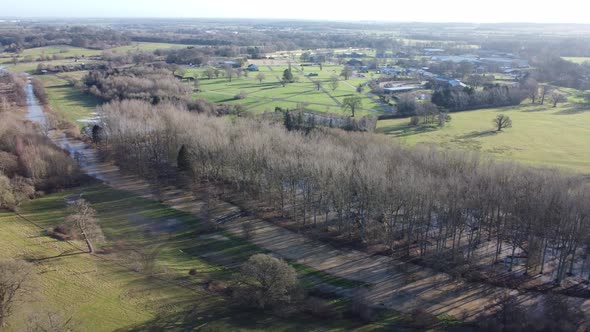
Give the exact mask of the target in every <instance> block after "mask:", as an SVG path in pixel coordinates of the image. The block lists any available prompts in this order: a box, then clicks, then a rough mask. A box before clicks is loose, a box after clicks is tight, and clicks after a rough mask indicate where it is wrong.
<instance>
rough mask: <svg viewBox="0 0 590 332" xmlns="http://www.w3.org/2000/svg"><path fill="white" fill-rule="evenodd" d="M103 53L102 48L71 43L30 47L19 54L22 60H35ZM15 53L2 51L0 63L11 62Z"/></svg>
mask: <svg viewBox="0 0 590 332" xmlns="http://www.w3.org/2000/svg"><path fill="white" fill-rule="evenodd" d="M100 54H102V50H91V49H88V48H82V47H74V46H69V45H57V46H45V47H36V48H28V49H25V50H23V51H22V52H21V53H20V54H18V59H19V61H21V60H22V59H24V58H26V57H30V58H31V59H32V60H33V61H37V59H39V58H46V57H47V58H48V59H51V58H53V57H54V56H55V57H56V58H59V59H56V60H60V59H64V58H75V57H87V56H94V55H100ZM13 55H14V53H0V63H11V62H12V56H13Z"/></svg>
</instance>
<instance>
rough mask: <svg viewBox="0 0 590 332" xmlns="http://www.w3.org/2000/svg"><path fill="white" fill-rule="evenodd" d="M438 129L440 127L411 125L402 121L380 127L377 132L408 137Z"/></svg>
mask: <svg viewBox="0 0 590 332" xmlns="http://www.w3.org/2000/svg"><path fill="white" fill-rule="evenodd" d="M437 129H438V127H433V126H418V127H410V126H408V125H407V124H406V123H400V124H396V125H392V126H387V127H383V128H379V130H378V131H377V132H379V133H381V134H385V135H389V136H393V137H406V136H412V135H418V134H422V133H427V132H431V131H435V130H437Z"/></svg>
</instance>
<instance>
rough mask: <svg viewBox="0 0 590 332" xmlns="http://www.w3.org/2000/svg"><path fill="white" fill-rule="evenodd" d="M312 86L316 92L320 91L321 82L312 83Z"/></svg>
mask: <svg viewBox="0 0 590 332" xmlns="http://www.w3.org/2000/svg"><path fill="white" fill-rule="evenodd" d="M313 84H314V85H315V88H316V90H318V91H320V89H321V88H322V82H320V81H319V80H317V81H314V82H313Z"/></svg>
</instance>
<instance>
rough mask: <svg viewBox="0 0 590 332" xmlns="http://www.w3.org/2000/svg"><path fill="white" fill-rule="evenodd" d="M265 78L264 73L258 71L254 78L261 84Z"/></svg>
mask: <svg viewBox="0 0 590 332" xmlns="http://www.w3.org/2000/svg"><path fill="white" fill-rule="evenodd" d="M265 78H266V76H265V75H264V73H258V75H256V80H257V81H258V83H260V84H262V82H264V79H265Z"/></svg>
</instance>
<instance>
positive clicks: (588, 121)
mask: <svg viewBox="0 0 590 332" xmlns="http://www.w3.org/2000/svg"><path fill="white" fill-rule="evenodd" d="M498 114H505V115H508V116H510V118H511V119H512V122H513V125H512V128H508V129H505V130H504V131H502V132H500V133H496V132H495V131H494V128H493V124H492V120H493V119H494V118H495V117H496V116H497V115H498ZM451 117H452V121H451V122H450V123H448V124H447V125H446V126H445V127H444V128H438V127H423V126H419V127H410V126H409V119H393V120H384V121H379V122H378V124H377V132H378V133H382V134H385V135H389V136H391V137H394V138H395V140H397V141H400V142H404V143H407V144H409V145H416V144H433V145H436V146H441V147H444V148H453V149H462V150H469V151H478V152H482V153H483V154H487V155H491V156H493V157H498V158H501V159H510V160H516V161H520V162H524V163H527V164H533V165H539V166H542V165H545V166H550V167H560V168H564V169H566V170H570V171H576V172H581V173H583V174H590V158H589V154H588V151H589V150H588V146H589V145H590V106H588V105H578V104H574V103H566V104H562V105H558V107H557V108H553V107H551V105H547V104H546V105H537V104H535V105H532V104H530V102H528V101H525V103H524V104H523V105H520V106H515V107H504V108H496V109H485V110H475V111H467V112H458V113H451Z"/></svg>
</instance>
